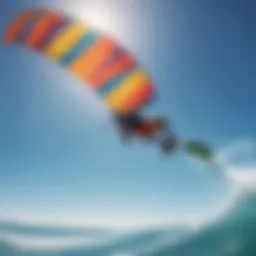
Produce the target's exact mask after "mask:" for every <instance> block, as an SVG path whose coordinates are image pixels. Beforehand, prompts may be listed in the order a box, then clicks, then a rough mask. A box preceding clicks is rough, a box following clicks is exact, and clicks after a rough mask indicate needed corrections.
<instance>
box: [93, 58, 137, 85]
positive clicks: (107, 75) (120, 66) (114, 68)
mask: <svg viewBox="0 0 256 256" xmlns="http://www.w3.org/2000/svg"><path fill="white" fill-rule="evenodd" d="M133 64H134V60H133V59H132V57H131V56H129V55H122V56H121V57H120V58H118V59H117V60H115V61H114V62H113V63H111V64H110V65H108V66H106V67H103V68H101V69H99V70H97V71H96V72H94V73H93V74H92V75H91V76H90V77H88V81H89V82H90V83H91V84H93V85H94V87H95V88H99V87H100V86H101V85H103V84H105V83H106V82H107V81H108V80H110V79H112V78H114V77H116V76H118V75H121V74H122V73H123V72H124V71H125V70H127V69H128V68H129V67H131V66H132V65H133Z"/></svg>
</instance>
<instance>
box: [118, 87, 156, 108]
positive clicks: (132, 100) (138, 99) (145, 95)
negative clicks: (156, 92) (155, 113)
mask: <svg viewBox="0 0 256 256" xmlns="http://www.w3.org/2000/svg"><path fill="white" fill-rule="evenodd" d="M152 94H153V87H152V86H151V85H150V84H147V83H144V84H140V85H138V88H137V89H136V90H133V91H132V92H130V93H129V94H127V95H125V97H124V98H123V101H122V105H121V106H120V110H121V111H122V112H130V111H133V110H136V109H137V108H139V107H140V106H141V105H143V104H144V102H145V101H146V100H147V99H149V98H150V97H151V96H152Z"/></svg>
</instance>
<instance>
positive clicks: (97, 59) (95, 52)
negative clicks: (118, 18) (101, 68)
mask: <svg viewBox="0 0 256 256" xmlns="http://www.w3.org/2000/svg"><path fill="white" fill-rule="evenodd" d="M114 48H115V43H114V42H113V41H111V40H110V39H108V38H105V37H101V38H99V39H98V40H97V41H96V42H95V43H94V44H93V45H92V46H91V47H90V48H89V49H88V50H87V51H85V52H84V53H83V54H82V56H80V57H79V58H78V59H77V60H75V61H74V62H73V63H72V64H71V65H70V68H71V70H72V71H73V72H75V73H77V74H79V75H80V76H81V77H83V78H84V79H86V78H87V77H89V75H90V74H91V73H92V72H93V70H94V69H95V68H96V67H97V65H100V64H101V63H103V62H104V61H106V59H107V58H108V57H109V56H110V55H111V53H112V52H113V50H114Z"/></svg>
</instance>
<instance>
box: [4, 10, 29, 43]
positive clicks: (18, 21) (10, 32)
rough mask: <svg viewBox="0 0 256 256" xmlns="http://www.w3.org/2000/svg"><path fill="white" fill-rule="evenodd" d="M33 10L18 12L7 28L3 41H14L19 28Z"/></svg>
mask: <svg viewBox="0 0 256 256" xmlns="http://www.w3.org/2000/svg"><path fill="white" fill-rule="evenodd" d="M33 14H34V12H33V11H26V12H22V13H20V14H19V15H18V16H17V17H16V18H15V19H14V20H13V22H12V23H11V25H10V26H9V27H8V28H7V31H6V33H5V36H4V42H5V43H6V44H11V43H13V42H14V41H15V39H16V37H17V35H18V33H19V31H20V29H21V28H22V27H23V25H24V24H25V23H26V22H27V21H28V20H29V19H30V18H31V17H32V16H33Z"/></svg>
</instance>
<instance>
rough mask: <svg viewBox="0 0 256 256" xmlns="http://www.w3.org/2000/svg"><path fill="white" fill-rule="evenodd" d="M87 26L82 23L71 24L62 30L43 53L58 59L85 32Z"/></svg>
mask: <svg viewBox="0 0 256 256" xmlns="http://www.w3.org/2000/svg"><path fill="white" fill-rule="evenodd" d="M87 30H88V27H87V26H85V25H84V24H83V23H82V24H79V23H76V24H71V25H69V26H67V27H66V28H65V29H64V30H62V31H61V32H60V33H59V34H58V35H57V36H56V37H55V38H54V39H53V41H52V42H51V43H50V45H49V46H48V47H47V48H46V50H45V55H46V56H47V57H49V58H50V59H53V60H59V59H61V57H63V55H65V53H67V52H68V51H69V50H70V49H71V48H72V47H73V46H74V45H75V43H76V42H77V41H78V40H79V39H80V38H81V37H82V35H84V33H86V31H87Z"/></svg>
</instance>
